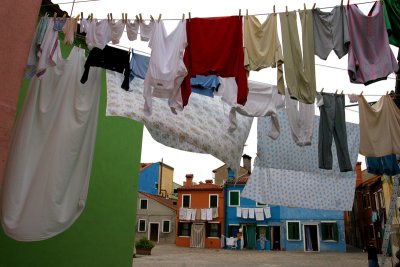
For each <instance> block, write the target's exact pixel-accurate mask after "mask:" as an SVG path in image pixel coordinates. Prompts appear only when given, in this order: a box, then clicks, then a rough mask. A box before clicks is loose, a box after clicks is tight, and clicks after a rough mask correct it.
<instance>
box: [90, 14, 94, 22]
mask: <svg viewBox="0 0 400 267" xmlns="http://www.w3.org/2000/svg"><path fill="white" fill-rule="evenodd" d="M92 21H93V13H90V22H92Z"/></svg>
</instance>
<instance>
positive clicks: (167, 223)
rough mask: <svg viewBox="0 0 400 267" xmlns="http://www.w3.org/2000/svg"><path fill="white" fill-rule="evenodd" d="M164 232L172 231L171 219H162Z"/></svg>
mask: <svg viewBox="0 0 400 267" xmlns="http://www.w3.org/2000/svg"><path fill="white" fill-rule="evenodd" d="M162 232H163V233H170V232H171V221H170V220H163V221H162Z"/></svg>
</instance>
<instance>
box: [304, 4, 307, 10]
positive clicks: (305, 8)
mask: <svg viewBox="0 0 400 267" xmlns="http://www.w3.org/2000/svg"><path fill="white" fill-rule="evenodd" d="M306 11H307V7H306V3H304V12H306Z"/></svg>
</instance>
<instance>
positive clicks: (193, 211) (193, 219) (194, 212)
mask: <svg viewBox="0 0 400 267" xmlns="http://www.w3.org/2000/svg"><path fill="white" fill-rule="evenodd" d="M191 220H192V221H195V220H196V209H192V217H191Z"/></svg>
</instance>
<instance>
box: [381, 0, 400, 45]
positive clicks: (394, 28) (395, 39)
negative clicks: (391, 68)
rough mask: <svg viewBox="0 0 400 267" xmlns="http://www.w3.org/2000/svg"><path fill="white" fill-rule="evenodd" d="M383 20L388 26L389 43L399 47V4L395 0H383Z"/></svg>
mask: <svg viewBox="0 0 400 267" xmlns="http://www.w3.org/2000/svg"><path fill="white" fill-rule="evenodd" d="M383 4H384V8H385V22H386V27H387V28H388V30H389V32H390V35H389V43H390V44H391V45H394V46H397V47H400V5H399V2H398V1H397V0H385V2H384V3H383Z"/></svg>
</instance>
